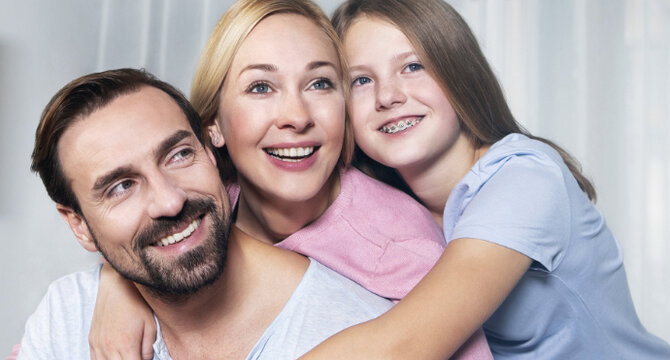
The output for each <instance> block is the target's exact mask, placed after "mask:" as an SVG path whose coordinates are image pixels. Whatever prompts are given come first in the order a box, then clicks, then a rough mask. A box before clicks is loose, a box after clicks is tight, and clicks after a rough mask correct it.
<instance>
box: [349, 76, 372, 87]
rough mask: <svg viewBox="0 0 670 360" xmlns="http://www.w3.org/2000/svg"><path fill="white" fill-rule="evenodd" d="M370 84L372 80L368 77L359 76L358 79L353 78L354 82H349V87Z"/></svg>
mask: <svg viewBox="0 0 670 360" xmlns="http://www.w3.org/2000/svg"><path fill="white" fill-rule="evenodd" d="M370 82H372V79H370V78H369V77H367V76H359V77H357V78H355V79H354V81H352V82H351V86H361V85H365V84H367V83H370Z"/></svg>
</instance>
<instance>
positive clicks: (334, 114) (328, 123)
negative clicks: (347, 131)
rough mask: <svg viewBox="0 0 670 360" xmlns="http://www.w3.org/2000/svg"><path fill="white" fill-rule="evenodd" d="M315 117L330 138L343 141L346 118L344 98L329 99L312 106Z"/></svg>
mask: <svg viewBox="0 0 670 360" xmlns="http://www.w3.org/2000/svg"><path fill="white" fill-rule="evenodd" d="M312 109H313V110H312V111H310V112H311V113H312V116H313V119H315V121H318V122H319V123H320V125H321V127H322V128H323V129H324V130H325V131H326V134H327V136H328V138H329V139H331V140H333V141H337V142H339V143H341V142H342V141H343V140H344V126H345V123H344V121H345V120H344V119H345V115H346V110H345V105H344V99H342V98H338V99H329V100H328V101H322V102H318V103H315V104H314V106H313V107H312Z"/></svg>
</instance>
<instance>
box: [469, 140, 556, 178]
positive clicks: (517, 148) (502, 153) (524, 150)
mask: <svg viewBox="0 0 670 360" xmlns="http://www.w3.org/2000/svg"><path fill="white" fill-rule="evenodd" d="M509 166H514V167H525V168H528V169H532V170H535V171H547V170H548V171H555V172H556V170H558V172H559V173H560V172H562V171H561V170H562V168H564V167H565V164H564V162H563V159H562V158H561V155H560V154H559V153H558V152H557V151H556V150H554V148H552V147H551V146H549V145H548V144H545V143H543V142H541V141H539V140H534V139H530V138H528V137H526V136H525V135H522V134H510V135H507V136H506V137H504V138H503V139H501V140H500V141H498V142H496V143H495V144H493V145H492V146H491V148H490V149H489V151H487V152H486V154H484V156H482V158H481V159H480V160H479V161H478V162H477V163H476V164H475V166H474V167H473V168H472V170H471V172H472V173H474V174H477V175H478V177H479V178H480V179H485V178H487V177H491V176H493V175H495V174H496V172H497V171H498V170H500V169H501V168H504V167H509Z"/></svg>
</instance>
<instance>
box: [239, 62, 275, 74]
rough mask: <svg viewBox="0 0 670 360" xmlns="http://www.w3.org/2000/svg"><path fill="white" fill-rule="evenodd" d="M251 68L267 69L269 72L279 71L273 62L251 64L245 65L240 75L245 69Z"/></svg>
mask: <svg viewBox="0 0 670 360" xmlns="http://www.w3.org/2000/svg"><path fill="white" fill-rule="evenodd" d="M249 70H261V71H267V72H277V67H276V66H274V65H272V64H251V65H247V66H245V67H244V68H243V69H242V70H240V73H239V74H238V76H240V75H242V74H243V73H244V72H245V71H249Z"/></svg>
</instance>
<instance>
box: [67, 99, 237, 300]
mask: <svg viewBox="0 0 670 360" xmlns="http://www.w3.org/2000/svg"><path fill="white" fill-rule="evenodd" d="M58 153H59V157H60V162H61V166H62V168H63V171H64V173H65V176H66V178H67V179H68V181H69V182H70V184H71V186H72V190H73V192H74V194H75V196H76V197H77V199H78V201H79V204H80V206H81V212H82V214H81V215H79V214H76V213H74V212H73V211H71V209H69V208H65V207H62V206H59V211H60V212H61V214H62V215H63V216H64V218H65V219H66V221H67V222H68V223H69V225H70V227H71V228H72V230H73V231H74V233H75V235H76V236H77V238H78V239H79V241H80V242H81V243H82V245H84V247H85V248H87V249H88V250H92V251H95V250H96V249H97V250H100V252H101V253H102V254H103V255H104V256H105V258H106V259H107V261H108V262H109V263H110V265H112V266H113V267H114V268H115V269H116V270H117V271H118V272H119V273H120V274H121V275H123V276H125V277H127V278H129V279H130V280H132V281H135V282H137V283H140V284H142V285H145V286H146V287H148V288H149V289H152V290H154V291H155V292H157V293H158V294H162V295H177V294H190V293H193V292H195V291H197V290H198V289H200V288H201V287H203V286H205V285H207V284H210V283H212V282H213V281H214V280H216V279H217V278H218V276H219V275H220V274H221V272H222V271H223V263H224V258H225V252H226V248H227V239H228V230H229V228H230V208H229V203H228V198H227V194H226V191H225V188H224V187H223V185H222V183H221V180H220V179H219V175H218V172H217V169H216V166H215V164H214V160H213V157H212V156H211V153H209V152H208V151H206V150H205V149H204V148H203V147H202V145H201V143H200V142H199V141H198V139H197V138H196V136H195V134H194V133H193V131H192V129H191V127H190V125H189V123H188V120H187V119H186V116H185V115H184V113H183V112H182V110H181V109H180V108H179V106H178V105H177V104H176V103H175V101H174V100H173V99H172V98H171V97H170V96H169V95H167V94H166V93H164V92H162V91H161V90H158V89H156V88H153V87H148V86H147V87H143V88H141V89H140V90H139V91H137V92H133V93H129V94H125V95H122V96H120V97H119V98H117V99H115V100H113V101H112V102H110V103H109V104H108V105H106V106H104V107H102V108H101V109H98V110H96V111H95V112H93V113H92V114H91V115H90V116H88V117H85V118H82V119H81V120H79V121H77V122H75V123H74V124H73V125H72V126H71V127H70V128H69V129H67V130H66V131H65V133H64V134H63V136H62V137H61V139H60V142H59V144H58Z"/></svg>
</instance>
